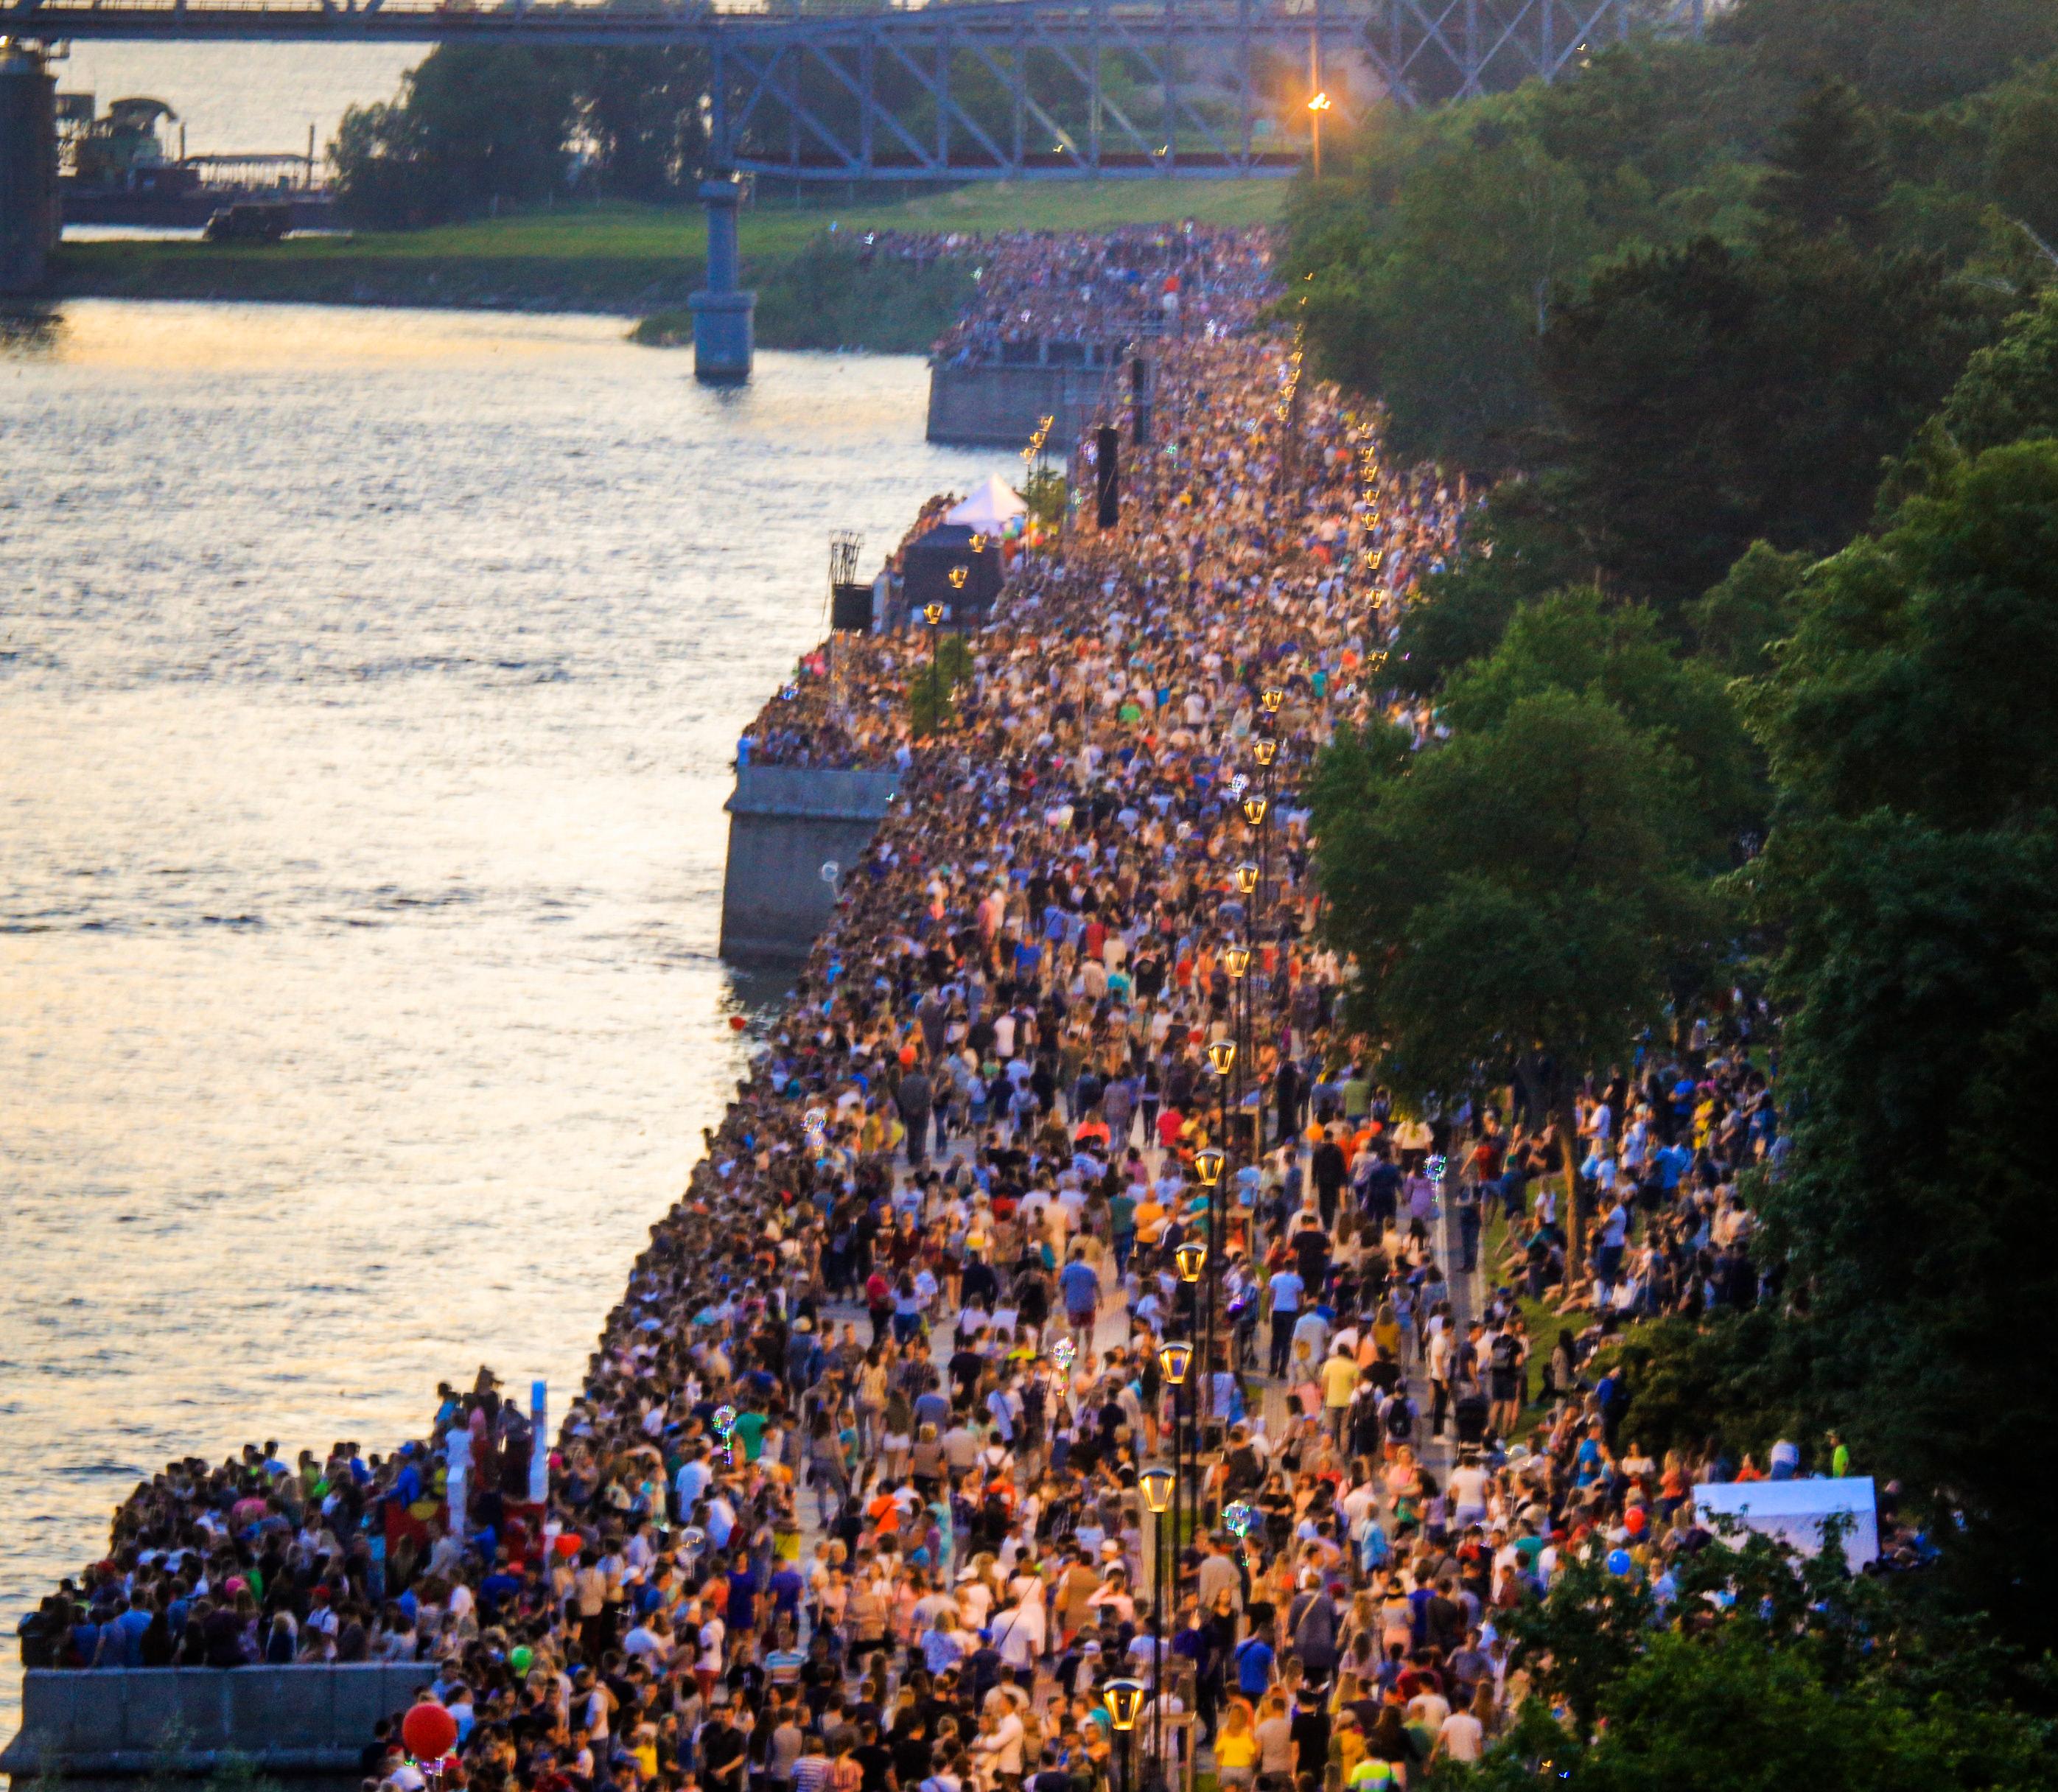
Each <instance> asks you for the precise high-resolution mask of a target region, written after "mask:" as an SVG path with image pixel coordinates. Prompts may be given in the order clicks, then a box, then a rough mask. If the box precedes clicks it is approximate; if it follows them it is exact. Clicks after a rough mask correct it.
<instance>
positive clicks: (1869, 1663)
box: [1447, 1537, 2048, 1792]
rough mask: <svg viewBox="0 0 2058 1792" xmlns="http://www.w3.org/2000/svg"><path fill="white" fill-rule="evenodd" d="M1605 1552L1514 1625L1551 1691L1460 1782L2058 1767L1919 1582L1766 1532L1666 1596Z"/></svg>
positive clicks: (1826, 1777) (1681, 1577) (1972, 1643)
mask: <svg viewBox="0 0 2058 1792" xmlns="http://www.w3.org/2000/svg"><path fill="white" fill-rule="evenodd" d="M1605 1547H1606V1546H1605V1544H1600V1543H1599V1540H1589V1541H1587V1543H1586V1544H1585V1545H1584V1547H1582V1545H1581V1544H1580V1542H1579V1540H1576V1539H1575V1540H1574V1542H1573V1543H1572V1544H1571V1548H1570V1549H1569V1550H1568V1551H1566V1552H1564V1554H1565V1555H1566V1556H1567V1560H1565V1562H1564V1564H1563V1568H1562V1570H1561V1571H1560V1573H1559V1575H1558V1577H1557V1578H1556V1579H1555V1580H1554V1581H1553V1583H1551V1587H1550V1590H1549V1591H1548V1592H1547V1594H1546V1595H1545V1596H1544V1598H1542V1599H1537V1600H1532V1601H1528V1602H1525V1603H1523V1604H1522V1605H1520V1606H1518V1607H1516V1608H1514V1609H1513V1610H1512V1611H1510V1612H1508V1614H1507V1615H1505V1617H1504V1618H1502V1619H1499V1620H1498V1621H1499V1622H1500V1623H1501V1624H1502V1627H1503V1628H1504V1630H1505V1631H1507V1633H1508V1635H1509V1636H1510V1639H1511V1641H1512V1647H1513V1651H1514V1659H1515V1660H1516V1662H1517V1663H1519V1664H1520V1667H1522V1668H1523V1669H1524V1671H1527V1672H1528V1673H1529V1674H1530V1675H1531V1676H1532V1679H1533V1680H1534V1683H1535V1693H1534V1695H1532V1697H1531V1698H1530V1699H1528V1701H1527V1703H1525V1704H1524V1706H1523V1707H1522V1710H1521V1711H1520V1713H1519V1714H1518V1715H1517V1718H1516V1722H1515V1724H1514V1725H1513V1726H1512V1729H1511V1730H1510V1732H1509V1734H1508V1735H1507V1736H1506V1737H1505V1738H1504V1739H1503V1740H1502V1741H1501V1742H1500V1743H1499V1744H1497V1745H1496V1746H1495V1748H1494V1749H1493V1750H1492V1751H1491V1752H1490V1753H1489V1754H1488V1756H1487V1758H1486V1759H1485V1760H1484V1762H1482V1763H1481V1764H1480V1767H1479V1769H1478V1770H1477V1772H1476V1774H1474V1775H1470V1776H1466V1777H1465V1778H1464V1779H1462V1780H1461V1779H1460V1778H1458V1777H1457V1776H1455V1775H1454V1776H1452V1779H1451V1780H1450V1781H1449V1782H1447V1783H1448V1785H1451V1786H1456V1785H1458V1784H1475V1785H1478V1786H1482V1787H1483V1788H1484V1792H1533V1789H1534V1788H1535V1786H1536V1784H1537V1782H1538V1781H1539V1779H1540V1778H1541V1779H1543V1780H1544V1781H1546V1782H1557V1783H1559V1784H1561V1785H1564V1786H1567V1787H1569V1788H1571V1792H1674V1789H1676V1788H1677V1787H1679V1786H1684V1785H1691V1786H1695V1787H1702V1786H1707V1787H1711V1788H1714V1792H1763V1789H1765V1788H1767V1787H1773V1786H1782V1787H1783V1786H1818V1785H1819V1786H1822V1787H1823V1788H1825V1789H1826V1792H1869V1789H1871V1788H1875V1787H1885V1788H1888V1789H1889V1792H1925V1789H1927V1792H1936V1789H1938V1788H1957V1789H1961V1792H2004V1789H2006V1792H2013V1789H2015V1788H2022V1789H2024V1792H2026V1789H2027V1788H2028V1787H2029V1786H2034V1785H2036V1784H2039V1783H2040V1782H2041V1781H2042V1780H2043V1779H2044V1778H2046V1777H2048V1775H2047V1774H2046V1771H2045V1768H2044V1754H2045V1750H2046V1748H2047V1746H2048V1742H2047V1738H2046V1737H2045V1735H2044V1726H2042V1725H2040V1724H2039V1723H2037V1722H2035V1721H2033V1720H2032V1719H2031V1718H2028V1717H2026V1716H2025V1715H2023V1714H2022V1713H2020V1711H2016V1710H2015V1709H2013V1708H2012V1707H2010V1706H2009V1705H2008V1703H2006V1702H2005V1699H2004V1697H2003V1696H2002V1695H2001V1688H2000V1685H1999V1683H1998V1675H1997V1673H1996V1669H1997V1668H1998V1667H2000V1666H2001V1665H2002V1664H2001V1663H2000V1662H1999V1661H1998V1660H1997V1659H1996V1651H1994V1650H1993V1649H1992V1646H1991V1644H1990V1643H1988V1642H1986V1641H1985V1639H1982V1638H1981V1637H1980V1636H1979V1635H1977V1632H1975V1631H1973V1630H1972V1629H1971V1627H1969V1626H1967V1625H1965V1624H1964V1623H1961V1622H1957V1621H1953V1620H1950V1619H1940V1618H1939V1616H1938V1615H1937V1613H1936V1612H1935V1611H1934V1609H1933V1607H1931V1606H1930V1605H1929V1603H1928V1602H1927V1601H1926V1600H1925V1598H1924V1595H1923V1592H1922V1590H1921V1587H1920V1586H1919V1584H1918V1583H1914V1582H1913V1581H1911V1579H1909V1577H1902V1578H1901V1579H1899V1580H1893V1581H1889V1580H1879V1579H1869V1578H1866V1577H1863V1576H1853V1575H1850V1574H1849V1572H1848V1571H1846V1569H1845V1566H1844V1562H1843V1559H1842V1556H1841V1552H1840V1551H1837V1550H1835V1549H1834V1548H1831V1549H1825V1550H1824V1551H1822V1552H1821V1553H1819V1554H1818V1555H1817V1556H1813V1557H1810V1558H1806V1559H1797V1558H1795V1557H1794V1556H1792V1555H1790V1553H1789V1552H1786V1551H1784V1550H1783V1549H1782V1548H1779V1547H1778V1546H1776V1545H1774V1544H1771V1543H1770V1542H1769V1541H1768V1540H1766V1539H1765V1538H1762V1537H1754V1538H1750V1539H1748V1540H1744V1541H1743V1542H1742V1545H1741V1547H1734V1548H1733V1547H1730V1545H1728V1544H1724V1543H1722V1542H1720V1541H1715V1542H1710V1543H1709V1544H1706V1546H1705V1547H1703V1548H1699V1549H1697V1550H1693V1551H1690V1552H1683V1553H1681V1554H1679V1555H1677V1556H1674V1557H1672V1558H1671V1560H1670V1561H1669V1563H1667V1564H1666V1565H1665V1574H1666V1582H1667V1584H1666V1589H1665V1598H1664V1599H1663V1601H1661V1600H1660V1599H1659V1597H1658V1591H1657V1589H1656V1588H1655V1587H1652V1586H1651V1585H1650V1584H1649V1583H1647V1581H1646V1579H1644V1576H1643V1572H1641V1571H1639V1572H1632V1573H1630V1574H1627V1575H1615V1574H1613V1573H1611V1572H1609V1571H1607V1569H1606V1568H1604V1566H1603V1563H1602V1561H1601V1560H1597V1558H1598V1557H1599V1556H1600V1554H1601V1552H1602V1550H1603V1548H1605ZM1652 1571H1655V1568H1654V1569H1653V1570H1652Z"/></svg>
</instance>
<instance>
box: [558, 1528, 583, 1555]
mask: <svg viewBox="0 0 2058 1792" xmlns="http://www.w3.org/2000/svg"><path fill="white" fill-rule="evenodd" d="M578 1552H579V1540H578V1537H577V1536H574V1534H573V1533H572V1532H570V1531H560V1532H558V1554H559V1555H560V1556H564V1557H566V1559H567V1560H569V1559H570V1557H572V1556H576V1555H578Z"/></svg>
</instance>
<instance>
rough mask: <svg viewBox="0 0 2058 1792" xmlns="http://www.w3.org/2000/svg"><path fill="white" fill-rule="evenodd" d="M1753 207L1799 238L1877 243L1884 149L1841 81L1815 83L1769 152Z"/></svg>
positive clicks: (1861, 104)
mask: <svg viewBox="0 0 2058 1792" xmlns="http://www.w3.org/2000/svg"><path fill="white" fill-rule="evenodd" d="M1769 160H1770V165H1769V166H1768V167H1767V168H1766V172H1765V178H1764V180H1763V181H1762V183H1761V185H1760V186H1759V188H1758V198H1759V202H1760V203H1761V204H1762V205H1763V206H1764V208H1765V209H1766V212H1767V213H1769V214H1770V216H1771V217H1773V218H1774V219H1775V220H1777V221H1779V222H1781V223H1782V224H1790V225H1791V226H1792V227H1793V228H1795V229H1797V230H1798V231H1799V232H1801V233H1802V235H1803V236H1827V235H1828V234H1829V233H1830V232H1831V231H1833V230H1837V229H1844V230H1848V231H1849V232H1850V233H1851V235H1852V236H1853V237H1854V238H1855V239H1856V240H1857V241H1859V242H1861V243H1864V244H1868V245H1869V244H1873V243H1875V242H1877V240H1878V237H1879V234H1880V213H1881V210H1882V209H1884V208H1885V204H1886V193H1887V187H1888V184H1889V175H1888V172H1887V165H1886V147H1885V138H1884V137H1883V136H1882V135H1881V131H1880V128H1879V121H1878V120H1877V119H1876V118H1875V117H1873V115H1872V113H1871V112H1870V111H1869V110H1868V109H1867V108H1866V106H1865V101H1863V100H1861V99H1860V98H1859V97H1858V95H1857V89H1855V88H1853V86H1851V85H1850V84H1849V82H1847V81H1837V80H1834V79H1830V80H1824V81H1818V82H1817V83H1816V84H1815V85H1814V87H1813V88H1811V89H1810V90H1809V93H1808V94H1807V96H1806V97H1805V98H1804V99H1803V100H1802V102H1801V104H1800V105H1798V107H1797V108H1796V109H1795V110H1794V116H1793V117H1791V118H1790V119H1789V120H1788V121H1787V123H1786V129H1783V130H1782V131H1781V133H1779V139H1778V142H1776V143H1775V144H1774V145H1773V149H1772V154H1771V156H1770V159H1769Z"/></svg>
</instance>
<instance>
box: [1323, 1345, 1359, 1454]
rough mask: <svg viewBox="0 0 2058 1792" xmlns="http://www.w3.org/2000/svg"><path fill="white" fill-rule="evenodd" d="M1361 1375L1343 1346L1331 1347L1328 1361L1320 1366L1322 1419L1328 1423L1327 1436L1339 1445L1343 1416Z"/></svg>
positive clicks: (1341, 1438)
mask: <svg viewBox="0 0 2058 1792" xmlns="http://www.w3.org/2000/svg"><path fill="white" fill-rule="evenodd" d="M1360 1373H1361V1371H1360V1369H1359V1368H1358V1366H1357V1357H1354V1356H1353V1355H1352V1354H1351V1353H1350V1352H1349V1350H1348V1349H1346V1348H1345V1345H1343V1344H1341V1343H1338V1344H1337V1345H1333V1346H1332V1347H1331V1349H1330V1353H1329V1361H1327V1362H1325V1364H1323V1365H1322V1417H1324V1418H1325V1419H1326V1420H1328V1421H1329V1435H1330V1436H1332V1437H1333V1438H1335V1439H1336V1440H1337V1442H1338V1443H1339V1444H1341V1443H1342V1441H1343V1435H1344V1414H1345V1413H1346V1412H1347V1411H1348V1410H1349V1407H1350V1403H1351V1396H1352V1395H1353V1394H1354V1393H1357V1381H1358V1376H1359V1374H1360Z"/></svg>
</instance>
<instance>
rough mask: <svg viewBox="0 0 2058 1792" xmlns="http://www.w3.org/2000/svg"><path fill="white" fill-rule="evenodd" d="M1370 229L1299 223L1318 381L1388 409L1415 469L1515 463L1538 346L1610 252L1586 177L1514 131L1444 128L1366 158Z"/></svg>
mask: <svg viewBox="0 0 2058 1792" xmlns="http://www.w3.org/2000/svg"><path fill="white" fill-rule="evenodd" d="M1365 153H1366V157H1367V163H1368V165H1367V167H1366V168H1365V170H1364V171H1363V172H1362V173H1361V174H1360V175H1359V177H1358V179H1359V180H1360V181H1361V183H1362V186H1361V194H1360V196H1359V199H1358V201H1357V203H1358V204H1359V205H1361V207H1362V208H1363V209H1362V211H1361V213H1359V215H1357V216H1356V217H1351V216H1349V214H1346V215H1345V217H1337V215H1336V214H1335V213H1333V211H1331V210H1330V209H1328V208H1326V207H1325V206H1322V205H1320V204H1319V203H1317V205H1315V206H1314V208H1313V209H1312V210H1311V211H1304V212H1303V213H1300V214H1299V215H1298V217H1297V232H1298V234H1299V236H1300V239H1301V242H1300V247H1299V248H1298V250H1297V260H1296V262H1295V266H1296V267H1297V268H1300V269H1301V271H1303V272H1306V273H1307V274H1309V276H1311V277H1310V278H1309V279H1306V280H1303V281H1301V282H1300V283H1298V285H1297V292H1296V296H1297V299H1299V300H1303V301H1305V303H1304V304H1301V307H1300V308H1299V309H1298V310H1297V312H1296V316H1297V318H1298V319H1299V320H1301V321H1303V322H1304V323H1305V326H1306V329H1307V334H1308V342H1309V347H1310V348H1311V349H1312V351H1313V356H1314V359H1315V363H1316V365H1317V368H1319V369H1320V370H1321V372H1323V373H1324V374H1325V375H1326V376H1328V377H1331V378H1334V379H1339V380H1341V382H1342V383H1345V384H1346V385H1349V386H1351V387H1354V388H1356V389H1357V390H1358V391H1365V392H1372V393H1376V394H1377V395H1378V396H1379V397H1380V398H1381V400H1382V401H1383V402H1384V403H1385V405H1386V406H1387V408H1388V411H1389V423H1390V433H1391V439H1392V442H1393V447H1394V448H1395V450H1396V451H1397V452H1399V453H1400V454H1401V455H1404V456H1408V457H1410V458H1420V457H1432V458H1433V457H1446V456H1447V457H1450V458H1453V459H1458V460H1460V461H1462V462H1463V463H1465V464H1466V465H1468V466H1470V467H1496V466H1503V465H1506V464H1508V463H1509V462H1510V461H1511V460H1512V458H1513V456H1514V453H1515V451H1516V447H1518V446H1519V444H1520V440H1521V439H1522V437H1523V435H1524V432H1525V431H1528V430H1530V429H1532V428H1533V427H1535V425H1536V423H1537V422H1538V421H1539V419H1540V415H1541V407H1540V391H1539V389H1538V386H1537V380H1536V345H1537V343H1538V341H1539V340H1540V337H1541V336H1542V333H1543V332H1544V328H1546V327H1547V324H1549V321H1550V318H1551V307H1552V304H1553V303H1554V302H1555V295H1556V292H1557V289H1558V288H1559V284H1561V283H1563V282H1565V281H1567V280H1571V279H1572V278H1574V277H1575V276H1577V275H1578V274H1579V272H1580V271H1581V270H1582V269H1583V268H1584V266H1585V265H1586V264H1587V261H1588V260H1590V259H1591V256H1592V255H1593V253H1594V252H1595V250H1596V249H1597V248H1599V247H1600V246H1601V244H1600V241H1599V239H1598V238H1597V236H1596V235H1595V231H1594V228H1593V226H1592V224H1591V221H1590V220H1589V218H1588V217H1587V194H1586V190H1585V188H1584V186H1583V184H1582V182H1581V181H1580V180H1579V177H1578V176H1577V175H1576V174H1575V173H1573V172H1572V171H1571V170H1570V169H1567V168H1566V167H1565V166H1564V165H1563V164H1562V163H1560V162H1559V161H1556V160H1555V159H1554V158H1553V157H1551V156H1549V155H1548V154H1547V153H1545V152H1544V149H1542V148H1541V146H1540V145H1539V144H1538V143H1537V142H1536V139H1535V137H1534V136H1533V135H1532V133H1528V131H1526V130H1524V129H1520V128H1517V126H1516V125H1513V124H1511V123H1510V122H1508V121H1506V120H1505V119H1504V118H1503V117H1499V116H1493V115H1489V116H1487V117H1480V118H1477V119H1474V120H1469V121H1465V122H1464V125H1463V126H1462V128H1459V127H1454V126H1452V125H1447V124H1445V123H1444V122H1442V121H1428V122H1425V123H1421V124H1417V125H1410V126H1408V127H1406V128H1404V129H1399V130H1397V131H1396V132H1395V133H1393V136H1392V137H1389V138H1387V139H1385V140H1383V141H1381V143H1379V144H1377V145H1373V147H1372V148H1370V149H1368V150H1367V151H1366V152H1365Z"/></svg>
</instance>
